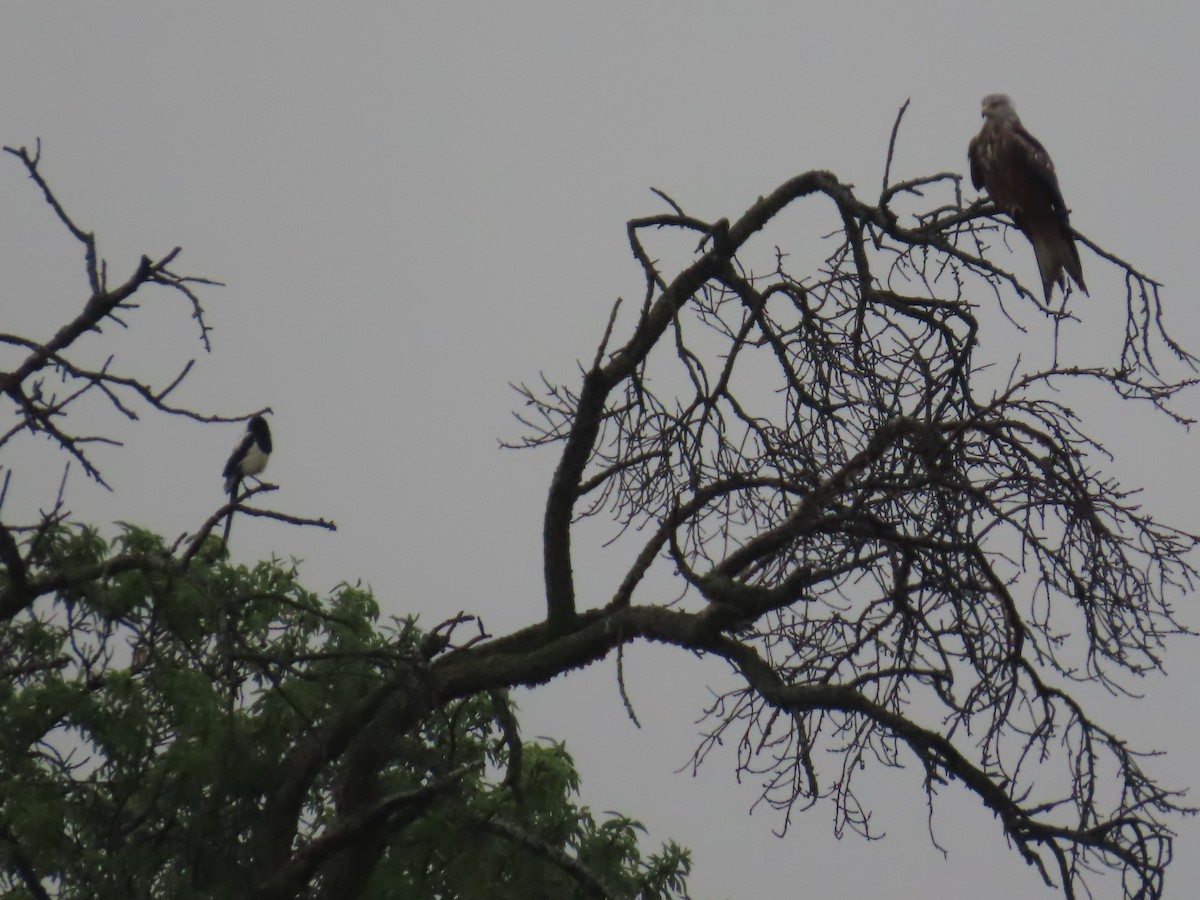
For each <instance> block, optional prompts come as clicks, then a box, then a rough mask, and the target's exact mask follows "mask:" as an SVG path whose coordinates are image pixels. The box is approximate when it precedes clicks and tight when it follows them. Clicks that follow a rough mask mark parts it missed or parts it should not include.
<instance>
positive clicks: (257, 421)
mask: <svg viewBox="0 0 1200 900" xmlns="http://www.w3.org/2000/svg"><path fill="white" fill-rule="evenodd" d="M270 457H271V429H270V428H268V427H267V420H266V419H264V418H263V417H262V416H255V417H254V418H253V419H251V420H250V421H249V422H248V423H247V425H246V433H245V434H243V435H242V439H241V440H240V441H239V442H238V445H237V446H236V447H235V448H234V450H233V453H232V454H230V456H229V462H227V463H225V471H224V472H222V473H221V475H222V476H223V477H224V478H225V493H227V494H229V501H230V502H231V503H232V502H233V501H234V500H236V499H237V491H238V487H239V486H240V485H241V483H242V479H243V478H245V477H246V476H247V475H257V474H258V473H259V472H261V471H262V470H263V469H265V468H266V467H267V460H268V459H270ZM232 525H233V510H230V511H229V515H228V516H227V517H226V519H225V541H226V542H228V541H229V529H230V527H231V526H232Z"/></svg>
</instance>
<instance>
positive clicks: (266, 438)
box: [246, 416, 271, 453]
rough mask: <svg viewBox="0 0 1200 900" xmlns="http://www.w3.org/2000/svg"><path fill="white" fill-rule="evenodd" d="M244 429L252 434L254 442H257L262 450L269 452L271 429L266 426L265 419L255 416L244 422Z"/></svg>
mask: <svg viewBox="0 0 1200 900" xmlns="http://www.w3.org/2000/svg"><path fill="white" fill-rule="evenodd" d="M246 430H247V431H248V432H250V434H252V435H254V443H256V444H258V446H259V447H261V448H262V449H263V452H265V453H270V452H271V429H270V428H268V427H267V420H266V419H264V418H263V417H262V416H255V417H254V418H253V419H251V420H250V421H249V422H248V423H247V424H246Z"/></svg>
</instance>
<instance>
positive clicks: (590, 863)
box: [0, 525, 690, 900]
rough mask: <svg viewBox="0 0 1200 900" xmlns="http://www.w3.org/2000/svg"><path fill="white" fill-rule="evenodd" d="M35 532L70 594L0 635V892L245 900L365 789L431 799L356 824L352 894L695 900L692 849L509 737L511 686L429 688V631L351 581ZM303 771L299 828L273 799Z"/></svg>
mask: <svg viewBox="0 0 1200 900" xmlns="http://www.w3.org/2000/svg"><path fill="white" fill-rule="evenodd" d="M35 540H36V545H33V546H29V547H26V548H25V552H26V553H27V554H28V558H29V560H30V571H31V572H32V573H33V574H35V575H38V576H43V575H45V574H47V573H58V574H60V575H62V576H63V587H62V589H60V590H58V591H57V592H56V593H55V594H54V595H53V596H52V597H46V598H43V599H42V600H41V601H39V602H38V603H35V604H34V606H33V607H31V608H30V609H27V610H26V611H25V612H23V613H21V614H19V615H18V616H17V617H15V618H14V619H13V620H11V621H9V622H7V623H5V624H4V625H3V626H0V659H3V660H6V661H7V662H6V663H4V664H0V665H2V666H3V668H2V669H0V671H3V673H4V677H3V678H0V720H2V721H3V722H4V723H5V727H4V728H3V729H0V784H2V785H3V788H2V790H0V890H2V891H4V892H6V893H5V896H9V897H14V898H25V897H35V896H41V895H40V894H38V893H37V891H38V890H39V886H40V889H42V890H44V891H45V893H46V895H49V896H52V897H59V898H95V900H105V898H114V900H115V898H122V900H125V898H129V897H170V898H173V900H189V898H210V897H231V896H254V894H255V891H256V890H259V889H260V888H261V886H262V885H263V884H264V883H266V882H268V881H269V880H270V879H271V878H272V877H274V876H275V875H276V872H277V871H280V870H282V869H283V867H284V866H285V865H286V864H287V863H288V862H289V860H292V859H301V858H303V857H304V855H305V852H306V851H308V850H311V849H312V848H315V847H319V846H320V845H321V841H322V840H323V838H325V837H326V836H327V835H329V834H331V833H333V832H335V831H336V830H337V829H338V828H343V827H347V823H351V824H353V821H354V817H353V815H352V813H354V812H359V811H361V810H362V809H363V808H364V806H363V804H362V803H360V804H359V806H358V807H354V806H353V804H351V803H350V801H349V800H348V799H347V798H349V797H350V796H351V795H352V794H353V793H354V792H355V791H358V793H359V794H362V793H364V792H365V794H366V796H367V797H368V801H369V802H368V803H367V804H366V807H365V808H367V809H369V808H370V805H371V804H372V803H376V801H377V799H379V798H385V797H387V796H391V795H395V796H400V797H401V798H402V799H403V798H404V797H406V796H407V795H406V794H405V793H404V792H413V793H414V795H416V794H420V792H422V791H427V792H429V797H430V798H432V799H431V800H427V799H422V800H421V802H420V803H415V802H414V803H412V804H409V805H408V806H405V805H401V806H399V807H398V809H400V810H401V811H404V810H408V812H406V813H405V814H403V815H400V814H396V815H391V816H387V815H385V816H382V817H381V818H380V819H379V821H377V822H375V823H374V824H373V825H372V826H371V827H370V828H364V829H362V830H361V831H359V832H356V833H355V841H356V842H357V843H358V844H361V845H366V844H370V843H371V842H378V843H379V846H380V848H381V850H380V852H378V853H376V854H375V855H374V856H373V857H372V866H373V869H372V871H371V872H370V874H369V877H368V878H364V879H363V883H362V888H361V893H360V896H363V897H368V898H379V900H384V898H414V900H415V898H425V897H433V896H438V897H446V898H463V900H471V898H480V900H482V898H485V897H487V898H499V900H504V898H514V900H516V898H527V897H564V898H570V897H585V896H595V895H596V894H595V891H594V889H592V888H594V884H602V885H604V886H605V889H606V890H607V891H608V892H609V893H610V894H611V895H612V896H620V897H634V896H641V897H646V898H667V897H681V896H685V895H686V893H685V892H686V884H685V877H686V875H687V873H688V871H689V866H690V862H689V858H688V854H687V852H686V851H684V850H682V849H681V848H679V847H678V846H676V845H675V844H673V843H670V844H667V845H665V846H664V847H663V848H662V849H661V851H660V852H658V853H653V854H649V855H647V856H643V855H642V852H641V850H640V848H639V843H638V837H639V833H640V832H641V831H642V828H641V826H640V825H639V824H638V823H637V822H635V821H633V820H631V819H628V818H625V817H622V816H611V815H610V816H609V817H608V818H607V819H605V820H604V821H597V820H596V818H595V817H594V816H593V815H592V813H591V812H590V811H589V810H588V809H587V808H581V807H580V806H579V805H577V803H576V801H575V799H574V798H575V796H576V794H577V791H578V787H579V776H578V773H577V772H576V771H575V768H574V765H573V763H572V760H571V758H570V756H569V755H568V754H567V752H566V749H565V748H564V747H562V746H561V745H550V746H545V745H541V744H536V743H530V744H522V743H521V742H520V739H519V737H518V735H517V734H516V732H515V727H516V726H515V718H514V711H513V707H512V705H511V703H510V702H509V701H508V699H507V698H506V697H504V696H502V695H500V694H491V695H486V696H475V697H470V698H468V699H466V700H463V701H457V702H454V703H450V704H438V703H436V702H429V699H428V698H424V697H421V696H419V695H420V691H419V688H418V687H414V686H419V684H420V677H419V675H420V671H421V669H422V667H423V666H425V665H426V664H427V662H428V656H429V653H430V652H431V651H430V650H429V649H428V648H427V647H426V643H427V642H428V636H426V635H424V634H423V633H422V632H421V630H420V629H418V628H417V627H416V624H415V623H414V622H412V621H389V622H380V621H379V608H378V606H377V604H376V603H375V600H374V598H373V597H372V596H371V593H370V591H368V590H366V589H364V588H363V587H361V586H358V585H351V584H342V585H339V586H338V587H337V588H336V589H334V590H333V591H332V592H331V595H330V596H329V597H327V598H321V597H318V596H317V595H315V594H313V593H312V592H310V591H307V590H305V589H304V588H303V587H302V586H301V585H300V584H299V582H298V579H297V571H296V568H295V566H294V565H291V564H288V563H284V562H281V561H279V560H272V561H270V562H263V563H259V564H258V565H256V566H253V567H245V566H237V565H231V564H230V563H229V562H228V561H227V559H226V556H225V551H224V548H223V546H222V545H221V544H220V542H218V541H216V540H215V539H214V540H212V541H210V543H209V544H208V545H206V546H205V547H204V548H203V549H202V551H201V553H200V554H198V555H197V556H196V557H195V558H194V559H193V561H192V563H191V565H190V566H188V567H187V568H186V569H182V570H181V569H180V568H179V567H173V566H169V565H165V564H160V563H162V561H164V560H170V559H171V556H170V551H169V549H168V548H167V547H166V546H165V544H164V543H163V542H162V540H161V539H160V538H158V537H156V536H154V535H151V534H148V533H147V532H144V531H140V530H138V529H135V528H126V529H125V530H124V531H123V533H122V534H121V535H120V537H119V538H117V540H116V541H115V542H114V546H112V547H110V546H108V545H106V544H105V542H104V541H102V540H101V539H100V538H99V537H98V535H97V534H96V532H95V531H93V530H91V529H87V528H80V527H69V526H65V525H58V526H54V527H52V528H47V529H45V530H44V531H43V532H42V533H40V534H39V535H38V536H37V537H36V539H35ZM121 559H126V560H131V561H132V562H130V563H129V564H128V565H121V566H118V565H115V564H113V561H114V560H121ZM104 560H108V561H109V562H108V563H107V564H106V565H105V566H99V565H98V564H99V563H101V562H102V561H104ZM89 567H90V568H91V570H92V574H90V575H88V576H87V577H83V576H82V575H80V573H85V572H87V571H88V569H89ZM76 576H79V577H76ZM406 691H407V692H408V694H411V695H412V696H406V695H405V692H406ZM389 692H390V694H389ZM397 694H398V695H399V696H400V698H401V699H402V700H404V701H405V702H406V703H407V706H405V708H406V709H410V710H411V709H415V710H417V713H416V714H414V715H413V716H412V717H411V721H408V722H407V724H405V725H402V726H400V725H398V726H397V727H396V728H395V729H394V730H389V729H380V730H379V731H378V734H376V733H374V732H372V731H371V729H373V728H378V724H379V723H378V719H379V717H380V715H381V714H380V713H379V712H378V709H380V708H382V707H380V703H379V702H376V699H375V698H378V697H381V696H385V695H387V696H395V695H397ZM345 734H350V735H351V738H352V739H350V738H348V739H346V740H342V736H343V735H345ZM339 741H342V742H341V743H339ZM331 748H338V749H336V751H335V750H334V749H331ZM313 761H315V762H313ZM310 762H311V765H310V764H309V763H310ZM363 772H365V773H366V775H367V776H368V777H364V776H363ZM298 773H301V774H303V775H304V780H303V790H302V792H301V796H300V804H299V806H298V807H297V808H296V809H295V811H294V814H293V815H292V819H291V821H290V822H289V819H288V816H287V815H286V812H287V810H286V807H283V812H282V813H281V811H280V809H281V807H280V805H279V804H278V803H276V801H277V799H278V797H279V796H281V795H282V794H283V793H284V792H285V791H286V789H287V788H288V786H289V785H290V784H291V783H292V780H294V779H295V778H296V777H297V775H298ZM362 785H366V787H365V788H364V787H362ZM432 788H436V791H435V792H432ZM421 796H422V797H424V796H425V795H424V794H422V795H421ZM273 804H274V805H273ZM281 824H282V825H285V826H288V827H285V828H284V830H283V833H284V835H285V838H286V839H285V841H284V847H283V852H282V853H281V854H279V855H278V857H277V858H271V854H270V852H268V849H266V848H268V847H269V845H270V840H271V839H270V837H269V835H270V834H271V833H273V832H272V829H274V830H275V832H274V833H278V829H279V827H280V826H281ZM289 828H290V830H288V829H289ZM354 845H355V843H354V842H351V844H350V846H354ZM336 858H337V854H336V853H334V854H331V855H328V856H327V858H326V857H322V859H323V860H324V861H325V862H328V861H329V860H335V859H336ZM564 861H565V864H564ZM571 865H578V866H579V867H580V870H581V871H583V872H585V874H586V877H585V878H583V879H582V880H581V877H580V875H579V873H578V872H572V871H568V869H569V868H570V866H571ZM324 872H325V870H324V869H323V868H322V867H321V865H314V866H313V867H312V868H311V871H307V872H306V873H305V874H304V877H303V878H301V879H300V880H299V881H298V882H295V883H294V884H293V886H292V888H289V890H288V891H287V892H285V895H288V896H316V895H317V893H318V892H319V891H320V890H321V887H322V879H323V878H326V877H328V876H326V875H325V874H324ZM589 878H590V879H592V882H591V883H592V888H589V887H588V885H586V884H584V883H583V882H584V881H587V880H588V879H589ZM293 888H294V889H293Z"/></svg>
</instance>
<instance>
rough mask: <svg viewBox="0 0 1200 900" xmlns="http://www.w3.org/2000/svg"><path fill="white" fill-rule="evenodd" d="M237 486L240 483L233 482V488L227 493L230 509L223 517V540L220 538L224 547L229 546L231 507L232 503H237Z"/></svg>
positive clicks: (231, 524) (231, 522) (231, 519)
mask: <svg viewBox="0 0 1200 900" xmlns="http://www.w3.org/2000/svg"><path fill="white" fill-rule="evenodd" d="M239 486H240V482H236V481H235V482H234V483H233V487H232V488H231V489H230V491H229V503H230V507H231V508H230V510H229V514H228V515H226V516H225V536H224V537H223V538H221V540H223V541H224V542H225V546H227V547H228V546H229V529H231V528H232V527H233V509H232V505H233V503H234V502H236V501H237V492H238V487H239Z"/></svg>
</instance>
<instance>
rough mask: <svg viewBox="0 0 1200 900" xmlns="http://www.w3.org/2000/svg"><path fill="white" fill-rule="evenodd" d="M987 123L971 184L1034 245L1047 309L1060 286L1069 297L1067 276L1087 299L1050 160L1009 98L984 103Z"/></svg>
mask: <svg viewBox="0 0 1200 900" xmlns="http://www.w3.org/2000/svg"><path fill="white" fill-rule="evenodd" d="M983 118H984V123H983V128H981V129H980V130H979V134H977V135H975V137H973V138H971V144H970V146H969V147H968V149H967V157H968V158H969V159H970V162H971V182H972V183H973V184H974V185H975V187H976V188H977V189H979V188H987V192H988V196H990V197H991V198H992V202H994V203H995V204H996V206H997V208H998V209H999V210H1000V211H1001V212H1006V213H1008V214H1009V215H1010V216H1012V220H1013V222H1015V223H1016V226H1017V227H1018V228H1019V229H1021V231H1022V232H1024V234H1025V237H1027V238H1029V242H1030V243H1031V244H1033V253H1034V255H1035V256H1036V257H1037V264H1038V270H1039V271H1040V272H1041V273H1042V290H1043V291H1044V292H1045V294H1046V302H1047V303H1049V302H1050V292H1051V291H1052V290H1053V289H1054V285H1055V284H1057V285H1058V286H1059V287H1060V288H1062V291H1063V293H1064V294H1065V293H1066V291H1067V277H1066V276H1067V275H1070V276H1071V280H1072V281H1074V282H1075V284H1077V285H1078V286H1079V289H1080V290H1081V291H1083V292H1084V293H1085V294H1086V293H1087V287H1086V286H1085V285H1084V283H1083V268H1082V267H1081V266H1080V264H1079V250H1078V248H1076V246H1075V235H1074V233H1073V232H1072V231H1071V225H1070V222H1069V221H1068V213H1067V205H1066V204H1065V203H1064V202H1063V196H1062V191H1061V190H1059V187H1058V176H1057V175H1055V174H1054V163H1052V162H1051V161H1050V154H1049V153H1047V152H1046V148H1045V147H1043V146H1042V145H1041V143H1039V142H1038V140H1037V138H1035V137H1034V136H1033V135H1031V134H1030V133H1029V132H1028V131H1026V130H1025V129H1024V127H1022V125H1021V120H1020V119H1018V118H1017V111H1016V110H1015V109H1013V105H1012V101H1011V100H1010V99H1009V98H1008V95H1007V94H990V95H989V96H987V97H984V98H983ZM1064 271H1065V273H1066V274H1064Z"/></svg>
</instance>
